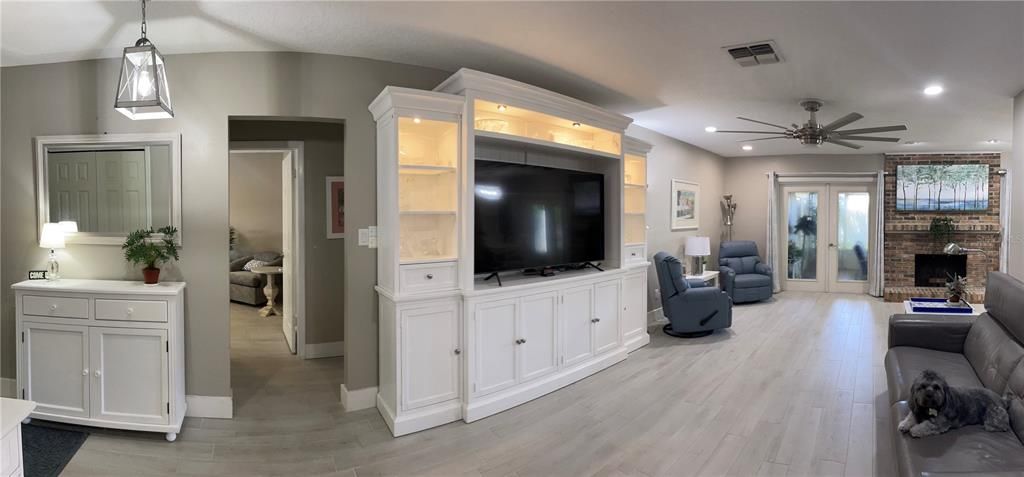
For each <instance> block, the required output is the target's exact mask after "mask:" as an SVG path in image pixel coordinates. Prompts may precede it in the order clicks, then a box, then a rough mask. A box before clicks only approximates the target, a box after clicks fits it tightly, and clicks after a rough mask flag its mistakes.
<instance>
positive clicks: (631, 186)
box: [623, 183, 647, 189]
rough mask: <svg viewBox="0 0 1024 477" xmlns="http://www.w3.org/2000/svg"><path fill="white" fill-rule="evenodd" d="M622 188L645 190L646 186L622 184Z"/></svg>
mask: <svg viewBox="0 0 1024 477" xmlns="http://www.w3.org/2000/svg"><path fill="white" fill-rule="evenodd" d="M623 186H624V187H625V188H627V189H646V188H647V184H628V183H627V184H623Z"/></svg>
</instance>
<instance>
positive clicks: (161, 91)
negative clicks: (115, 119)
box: [114, 0, 174, 119]
mask: <svg viewBox="0 0 1024 477" xmlns="http://www.w3.org/2000/svg"><path fill="white" fill-rule="evenodd" d="M116 98H117V99H115V100H114V109H116V110H117V111H118V112H120V113H121V114H123V115H125V116H127V117H128V118H130V119H167V118H173V117H174V110H173V109H172V108H171V90H170V88H169V87H168V86H167V69H166V64H165V63H164V57H163V55H161V54H160V52H159V51H157V49H156V45H154V44H153V43H152V42H151V41H149V39H148V38H146V0H142V38H139V40H138V41H136V42H135V46H129V47H127V48H125V49H124V58H123V59H122V60H121V77H120V79H119V80H118V82H117V94H116Z"/></svg>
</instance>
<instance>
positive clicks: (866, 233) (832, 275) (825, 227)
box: [780, 182, 875, 293]
mask: <svg viewBox="0 0 1024 477" xmlns="http://www.w3.org/2000/svg"><path fill="white" fill-rule="evenodd" d="M873 189H874V187H873V186H872V185H870V184H857V183H843V182H837V183H824V184H820V183H819V184H790V185H785V186H783V188H782V196H783V197H782V201H781V204H782V206H783V207H784V209H783V211H782V214H781V217H782V218H783V224H782V228H783V230H781V231H780V237H782V238H783V240H781V242H782V244H781V246H782V250H781V256H782V257H784V258H785V262H784V268H785V270H784V272H783V273H780V276H781V277H782V279H783V288H785V289H787V290H797V291H820V292H836V293H867V286H868V263H869V257H870V253H871V250H872V247H874V246H875V244H874V243H872V237H873V234H872V232H873V230H872V227H873V225H872V224H873V223H874V221H873V220H872V219H873V215H874V208H873V207H872V205H873V203H874V200H875V197H874V194H873V193H872V190H873Z"/></svg>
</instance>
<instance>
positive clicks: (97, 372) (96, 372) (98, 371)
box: [92, 369, 103, 378]
mask: <svg viewBox="0 0 1024 477" xmlns="http://www.w3.org/2000/svg"><path fill="white" fill-rule="evenodd" d="M92 375H93V376H96V377H97V378H98V377H100V376H102V375H103V373H101V372H100V370H98V369H97V370H96V371H93V372H92Z"/></svg>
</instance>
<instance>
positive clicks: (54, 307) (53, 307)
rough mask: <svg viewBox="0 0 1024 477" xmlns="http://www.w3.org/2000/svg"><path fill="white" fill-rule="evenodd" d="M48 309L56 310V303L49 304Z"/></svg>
mask: <svg viewBox="0 0 1024 477" xmlns="http://www.w3.org/2000/svg"><path fill="white" fill-rule="evenodd" d="M50 311H57V304H56V303H54V304H52V305H50Z"/></svg>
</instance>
